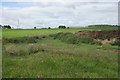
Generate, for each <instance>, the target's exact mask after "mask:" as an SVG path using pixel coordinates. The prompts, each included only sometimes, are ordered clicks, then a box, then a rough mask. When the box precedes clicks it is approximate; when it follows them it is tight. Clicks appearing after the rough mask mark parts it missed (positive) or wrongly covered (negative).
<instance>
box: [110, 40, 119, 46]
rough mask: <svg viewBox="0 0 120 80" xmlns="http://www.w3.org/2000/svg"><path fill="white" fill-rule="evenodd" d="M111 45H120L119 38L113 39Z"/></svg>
mask: <svg viewBox="0 0 120 80" xmlns="http://www.w3.org/2000/svg"><path fill="white" fill-rule="evenodd" d="M111 45H112V46H120V40H115V41H114V42H113V43H111Z"/></svg>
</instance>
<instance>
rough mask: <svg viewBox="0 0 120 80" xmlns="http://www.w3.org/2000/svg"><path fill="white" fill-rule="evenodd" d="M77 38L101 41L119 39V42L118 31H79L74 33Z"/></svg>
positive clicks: (119, 35)
mask: <svg viewBox="0 0 120 80" xmlns="http://www.w3.org/2000/svg"><path fill="white" fill-rule="evenodd" d="M75 35H77V36H88V37H92V38H95V39H101V40H106V39H107V40H111V39H119V40H120V30H110V31H106V30H104V31H79V32H76V33H75Z"/></svg>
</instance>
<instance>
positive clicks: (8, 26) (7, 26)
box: [3, 25, 11, 29]
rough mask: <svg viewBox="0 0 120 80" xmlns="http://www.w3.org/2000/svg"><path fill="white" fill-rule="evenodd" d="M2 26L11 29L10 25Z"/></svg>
mask: <svg viewBox="0 0 120 80" xmlns="http://www.w3.org/2000/svg"><path fill="white" fill-rule="evenodd" d="M3 28H4V29H11V26H10V25H4V26H3Z"/></svg>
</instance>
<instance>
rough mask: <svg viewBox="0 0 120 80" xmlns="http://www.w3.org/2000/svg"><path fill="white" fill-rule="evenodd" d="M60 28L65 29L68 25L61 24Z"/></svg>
mask: <svg viewBox="0 0 120 80" xmlns="http://www.w3.org/2000/svg"><path fill="white" fill-rule="evenodd" d="M58 28H59V29H65V28H66V26H63V25H60V26H59V27H58Z"/></svg>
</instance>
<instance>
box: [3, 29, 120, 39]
mask: <svg viewBox="0 0 120 80" xmlns="http://www.w3.org/2000/svg"><path fill="white" fill-rule="evenodd" d="M81 30H118V27H75V28H70V29H35V30H34V29H25V30H22V29H18V30H16V29H12V30H2V34H3V37H23V36H28V35H39V34H43V35H44V34H46V35H47V34H54V33H58V32H72V33H75V32H77V31H81Z"/></svg>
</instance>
